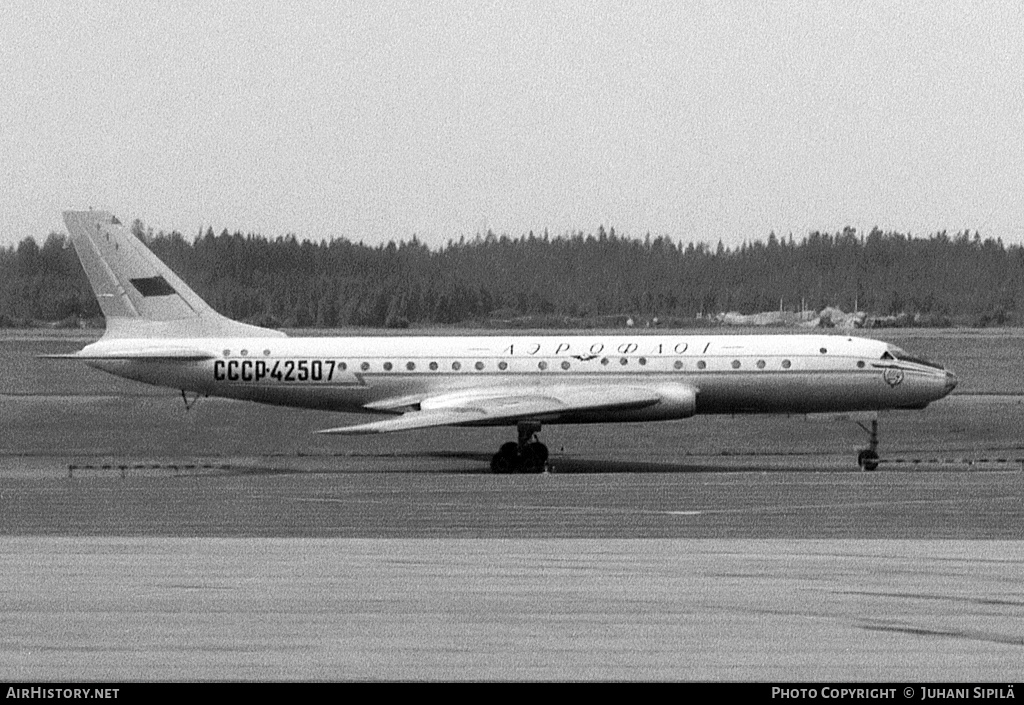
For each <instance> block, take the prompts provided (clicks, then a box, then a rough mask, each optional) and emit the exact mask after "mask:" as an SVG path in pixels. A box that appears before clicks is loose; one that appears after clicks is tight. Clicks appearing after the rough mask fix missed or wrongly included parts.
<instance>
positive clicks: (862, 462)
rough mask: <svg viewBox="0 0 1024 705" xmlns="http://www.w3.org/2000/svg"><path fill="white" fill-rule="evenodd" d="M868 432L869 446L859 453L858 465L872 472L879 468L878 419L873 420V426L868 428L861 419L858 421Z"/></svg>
mask: <svg viewBox="0 0 1024 705" xmlns="http://www.w3.org/2000/svg"><path fill="white" fill-rule="evenodd" d="M857 425H858V426H860V427H861V428H862V429H864V431H865V432H866V433H867V434H868V447H867V448H865V449H864V450H862V451H861V452H860V453H858V454H857V465H858V466H859V467H860V469H861V470H864V471H866V472H871V471H873V470H877V469H878V463H879V457H878V419H872V420H871V428H868V427H867V426H865V425H864V424H862V423H861V422H860V421H858V422H857Z"/></svg>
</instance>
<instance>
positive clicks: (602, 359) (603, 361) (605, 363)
mask: <svg viewBox="0 0 1024 705" xmlns="http://www.w3.org/2000/svg"><path fill="white" fill-rule="evenodd" d="M601 364H602V365H607V364H608V358H607V357H602V358H601Z"/></svg>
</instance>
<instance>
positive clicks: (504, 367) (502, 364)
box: [498, 360, 508, 370]
mask: <svg viewBox="0 0 1024 705" xmlns="http://www.w3.org/2000/svg"><path fill="white" fill-rule="evenodd" d="M498 369H499V370H507V369H508V363H507V362H505V361H504V360H502V361H501V362H499V363H498Z"/></svg>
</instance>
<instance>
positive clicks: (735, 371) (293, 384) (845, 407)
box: [51, 210, 957, 473]
mask: <svg viewBox="0 0 1024 705" xmlns="http://www.w3.org/2000/svg"><path fill="white" fill-rule="evenodd" d="M64 221H65V222H66V223H67V227H68V233H69V234H70V236H71V241H72V243H73V244H74V247H75V250H76V252H77V253H78V256H79V258H80V259H81V261H82V266H83V267H84V269H85V272H86V275H87V276H88V277H89V282H90V284H91V285H92V288H93V290H94V291H95V293H96V297H97V299H98V300H99V304H100V308H101V309H102V311H103V315H104V316H105V317H106V332H105V333H104V335H103V337H102V338H100V340H98V341H96V342H95V343H92V344H90V345H87V346H85V347H84V348H83V349H82V350H81V351H79V352H78V353H74V354H71V355H56V356H51V357H65V358H73V359H76V360H82V361H84V362H86V363H87V364H89V365H91V366H93V367H96V368H98V369H101V370H104V371H106V372H109V373H111V374H114V375H118V376H121V377H127V378H129V379H133V380H138V381H140V382H146V383H148V384H154V385H159V386H164V387H170V388H173V389H180V390H181V392H182V395H183V396H184V395H185V394H186V392H191V393H194V394H196V395H207V396H210V395H212V396H219V397H228V398H231V399H245V400H250V401H257V402H262V403H265V404H278V405H283V406H295V407H305V408H310V409H327V410H335V411H344V412H359V413H376V414H378V415H381V416H383V417H384V418H382V419H379V420H374V421H370V422H368V423H362V424H358V425H354V426H345V427H341V428H331V429H326V430H323V431H320V433H327V434H363V433H384V432H388V431H404V430H409V429H415V428H427V427H432V426H515V427H516V428H517V430H518V440H517V441H511V442H509V443H506V444H505V445H503V446H502V447H501V449H500V450H499V451H498V452H497V453H496V454H495V455H494V457H493V459H492V461H491V469H492V470H493V471H494V472H498V473H504V472H540V471H542V470H543V469H544V468H545V466H546V463H547V458H548V451H547V448H545V446H544V445H543V444H542V443H540V442H539V441H538V440H537V437H536V434H537V433H538V432H539V431H540V428H541V426H542V425H543V424H575V423H613V422H625V421H661V420H667V419H684V418H687V417H690V416H694V415H695V414H746V413H752V414H769V413H776V414H828V413H837V414H838V413H846V412H877V411H882V410H887V409H921V408H924V407H925V406H926V405H928V404H929V403H930V402H933V401H935V400H937V399H941V398H942V397H944V396H946V395H947V394H949V393H950V392H951V391H952V390H953V388H954V387H955V386H956V383H957V379H956V376H955V375H954V374H953V373H952V372H948V371H946V370H945V369H944V368H943V367H941V366H940V365H936V364H933V363H931V362H927V361H925V360H922V359H919V358H915V357H911V356H910V355H907V354H906V353H905V352H903V351H902V350H901V349H899V348H897V347H894V346H892V345H888V344H886V343H884V342H881V341H876V340H868V339H863V338H853V337H846V336H839V335H747V336H742V335H735V336H734V335H701V334H694V335H672V334H668V333H666V334H664V335H607V334H593V335H543V336H541V335H524V336H500V335H497V336H490V335H488V336H451V337H446V336H430V337H416V336H410V337H363V336H358V337H335V338H292V337H288V336H286V335H285V334H284V333H282V332H280V331H276V330H270V329H266V328H260V327H257V326H252V325H248V324H245V323H239V322H237V321H233V320H231V319H228V318H225V317H224V316H221V315H220V314H218V313H217V312H216V311H214V310H213V309H212V308H210V307H209V306H208V305H207V304H206V302H204V301H203V300H202V299H201V298H199V296H198V295H196V293H195V292H193V291H192V290H191V289H190V288H189V287H188V286H186V284H185V283H184V282H183V281H182V280H181V279H179V278H178V277H177V276H175V274H174V273H173V272H172V271H171V270H170V269H169V268H168V267H167V266H166V265H164V263H163V262H161V261H160V260H159V259H158V258H157V257H156V256H155V255H154V254H153V253H152V252H150V251H149V249H148V248H147V247H146V246H145V245H144V244H143V243H142V242H141V241H139V239H138V238H136V237H135V236H134V235H133V234H132V233H131V232H130V231H129V230H128V229H127V228H125V227H124V226H123V225H122V224H121V222H120V221H119V220H118V219H117V218H116V217H114V216H112V215H111V214H110V213H107V212H103V211H91V210H90V211H68V212H65V213H64ZM865 428H866V427H865ZM870 433H871V437H870V442H869V446H868V448H866V449H864V450H862V451H861V452H860V454H859V456H858V463H859V465H860V466H861V467H862V468H864V469H868V470H873V469H875V468H876V467H877V466H878V462H879V456H878V452H877V445H878V437H877V420H875V419H874V418H872V421H871V427H870Z"/></svg>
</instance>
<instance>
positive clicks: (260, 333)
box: [64, 210, 284, 338]
mask: <svg viewBox="0 0 1024 705" xmlns="http://www.w3.org/2000/svg"><path fill="white" fill-rule="evenodd" d="M64 222H65V224H67V226H68V234H69V235H70V236H71V242H72V244H73V245H74V247H75V252H76V253H77V254H78V258H79V259H80V260H81V261H82V267H83V268H84V269H85V274H86V276H88V277H89V283H90V284H91V285H92V288H93V291H94V292H95V293H96V298H97V299H98V300H99V304H100V309H102V311H103V315H104V316H105V317H106V319H107V332H106V334H105V335H104V337H105V338H164V337H176V338H184V337H196V338H210V337H233V338H252V337H264V338H265V337H284V333H281V332H280V331H275V330H271V329H268V328H260V327H258V326H251V325H248V324H246V323H239V322H237V321H233V320H231V319H230V318H226V317H224V316H222V315H220V314H219V313H217V312H216V311H214V310H213V309H212V308H210V306H209V305H208V304H207V303H206V302H205V301H203V300H202V299H201V298H199V295H198V294H196V293H195V292H194V291H192V289H190V288H189V287H188V285H187V284H185V282H183V281H182V280H181V279H179V278H178V276H177V275H175V274H174V272H172V271H171V270H170V268H169V267H167V265H165V264H164V263H163V262H161V261H160V259H159V258H157V256H156V255H154V254H153V253H152V252H151V251H150V250H149V248H147V247H146V246H145V245H144V244H143V243H142V242H141V241H140V240H139V239H138V238H137V237H135V235H133V234H132V233H131V231H129V230H128V228H126V227H124V225H122V224H121V221H119V220H118V219H117V218H115V217H114V216H113V215H111V214H110V213H108V212H106V211H92V210H90V211H65V212H64Z"/></svg>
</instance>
